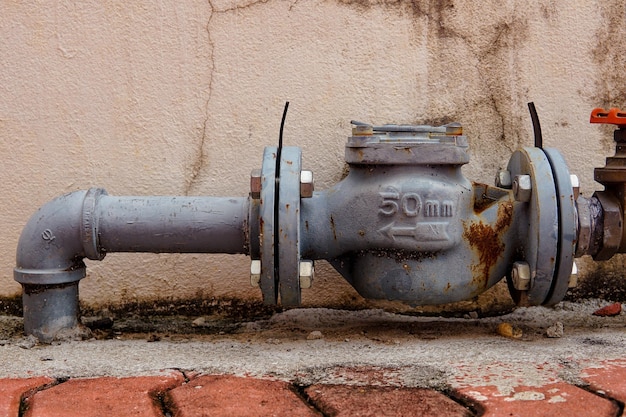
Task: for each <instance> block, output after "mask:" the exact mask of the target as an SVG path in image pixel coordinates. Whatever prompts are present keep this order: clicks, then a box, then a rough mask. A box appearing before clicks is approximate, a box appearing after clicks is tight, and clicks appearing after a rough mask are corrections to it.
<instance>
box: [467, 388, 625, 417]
mask: <svg viewBox="0 0 626 417" xmlns="http://www.w3.org/2000/svg"><path fill="white" fill-rule="evenodd" d="M457 392H458V393H459V394H461V396H463V397H465V398H469V399H470V400H471V401H472V402H475V403H477V404H478V407H477V408H480V409H482V411H483V413H482V414H481V416H482V417H500V416H510V417H526V416H533V417H560V416H563V417H565V416H567V417H589V416H594V417H614V416H616V415H617V413H618V411H619V410H618V408H617V406H616V405H615V404H614V403H612V402H611V401H609V400H606V399H604V398H601V397H599V396H597V395H594V394H592V393H590V392H587V391H585V390H583V389H581V388H578V387H576V386H574V385H570V384H566V383H564V382H559V383H553V384H547V385H544V386H540V387H535V386H517V387H514V388H513V389H512V391H511V392H508V393H503V392H501V391H500V389H498V387H496V386H493V385H487V386H474V387H465V388H461V389H458V390H457Z"/></svg>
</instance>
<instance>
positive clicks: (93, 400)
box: [24, 372, 184, 417]
mask: <svg viewBox="0 0 626 417" xmlns="http://www.w3.org/2000/svg"><path fill="white" fill-rule="evenodd" d="M183 382H184V378H183V375H182V374H180V373H178V372H172V373H167V374H164V375H162V376H145V377H132V378H113V377H105V378H93V379H70V380H69V381H66V382H64V383H62V384H59V385H55V386H54V387H52V388H49V389H47V390H44V391H39V392H37V393H36V394H35V395H33V396H32V397H30V398H29V399H28V401H27V406H28V408H27V410H26V413H25V414H24V417H111V416H116V417H127V416H128V417H130V416H133V417H135V416H138V417H162V416H163V413H162V408H161V406H160V403H159V401H158V400H157V396H158V395H160V394H162V393H163V392H165V391H167V390H169V389H172V388H174V387H176V386H179V385H181V384H182V383H183Z"/></svg>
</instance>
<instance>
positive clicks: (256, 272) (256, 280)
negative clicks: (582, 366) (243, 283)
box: [250, 259, 261, 287]
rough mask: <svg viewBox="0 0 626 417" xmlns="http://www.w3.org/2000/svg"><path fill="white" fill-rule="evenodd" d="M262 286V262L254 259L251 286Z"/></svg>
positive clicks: (251, 270)
mask: <svg viewBox="0 0 626 417" xmlns="http://www.w3.org/2000/svg"><path fill="white" fill-rule="evenodd" d="M260 284H261V261H260V260H258V259H253V260H252V262H250V285H252V286H253V287H259V286H260Z"/></svg>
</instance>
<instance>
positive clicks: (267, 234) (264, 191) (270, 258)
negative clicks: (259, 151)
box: [259, 146, 278, 305]
mask: <svg viewBox="0 0 626 417" xmlns="http://www.w3.org/2000/svg"><path fill="white" fill-rule="evenodd" d="M277 156H278V148H276V147H275V146H268V147H266V148H265V151H264V152H263V167H262V168H261V199H260V207H259V243H260V245H259V252H260V254H261V279H260V281H259V286H260V287H261V294H262V295H263V302H264V303H265V304H271V305H274V304H277V303H278V282H277V278H278V276H277V275H276V271H275V265H274V255H275V254H274V251H275V250H276V248H275V240H274V233H275V218H274V216H275V213H274V208H275V190H276V158H277Z"/></svg>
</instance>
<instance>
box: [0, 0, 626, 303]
mask: <svg viewBox="0 0 626 417" xmlns="http://www.w3.org/2000/svg"><path fill="white" fill-rule="evenodd" d="M625 8H626V6H625V5H624V3H623V2H620V1H617V0H612V1H603V2H599V1H582V0H576V1H573V2H572V1H569V2H566V1H564V0H532V1H530V2H527V1H519V0H508V1H504V2H503V1H482V2H460V1H456V0H437V1H435V0H432V1H427V0H422V1H419V0H415V1H403V0H396V1H386V0H379V1H376V0H371V1H370V0H353V1H347V0H292V1H287V0H265V1H243V0H242V1H234V0H210V1H186V2H178V1H157V2H123V1H112V0H104V1H62V0H55V1H49V2H37V1H25V2H14V1H8V2H1V3H0V39H2V40H3V41H2V42H1V43H0V155H2V157H3V158H2V161H3V162H2V164H0V165H1V169H2V172H1V174H0V175H1V177H2V179H3V181H2V189H3V196H4V198H3V199H2V200H1V201H0V224H1V225H2V229H3V234H2V235H3V238H2V239H0V265H1V266H2V268H1V269H0V296H8V295H12V294H15V293H18V292H19V290H20V288H19V286H18V285H17V284H16V283H15V282H14V281H13V278H12V266H13V264H14V251H15V246H16V243H17V239H18V237H19V234H20V231H21V228H22V226H23V224H24V223H25V222H26V220H27V219H28V218H29V216H30V215H31V214H32V213H33V212H34V211H35V210H36V208H37V207H39V206H41V205H42V204H44V203H45V202H46V201H49V200H50V199H52V198H53V197H55V196H57V195H60V194H62V193H65V192H68V191H73V190H78V189H85V188H88V187H91V186H101V187H104V188H106V189H107V191H108V192H109V194H113V195H115V194H117V195H133V194H139V195H153V194H157V195H172V194H173V195H180V194H187V195H194V194H199V195H224V196H229V195H232V196H240V195H245V194H247V192H248V181H249V173H250V171H251V170H252V169H254V168H259V167H260V162H261V156H262V151H263V147H264V146H265V145H268V144H275V143H276V141H277V131H278V126H279V122H280V115H281V112H282V106H283V104H284V102H285V101H286V100H289V101H290V102H291V107H290V112H289V115H288V119H287V125H286V129H285V143H286V144H287V145H299V146H301V147H302V148H303V151H304V164H305V167H309V168H311V169H313V170H314V172H315V176H316V187H317V188H318V189H323V188H326V187H327V186H329V185H330V184H333V183H335V182H336V181H337V180H338V179H339V178H340V177H341V173H342V170H343V167H344V165H343V146H344V141H345V137H346V136H347V135H348V134H349V132H350V125H349V121H350V120H351V119H357V120H363V121H371V122H374V123H378V124H380V123H387V122H392V123H422V122H426V123H440V122H447V121H451V120H455V121H460V122H462V123H463V124H464V126H465V132H466V133H467V135H468V136H469V138H470V141H471V151H472V162H471V163H470V165H469V166H467V167H466V168H465V173H466V175H467V176H468V177H469V178H470V179H472V180H477V181H481V182H487V183H491V182H492V181H493V176H494V173H495V172H496V170H497V169H498V168H499V167H503V166H505V165H506V163H507V161H508V158H509V156H510V154H511V152H512V151H513V150H514V149H515V148H516V147H518V146H520V145H529V144H531V143H532V133H531V126H530V121H529V117H528V116H527V114H528V113H527V108H526V103H527V102H528V101H535V103H536V105H537V107H538V110H539V115H540V118H541V121H542V127H543V131H544V142H545V144H546V145H547V146H552V147H557V148H559V149H560V150H561V151H562V152H563V154H564V156H565V158H566V160H567V161H568V163H569V165H570V168H571V170H572V171H573V172H575V173H577V174H578V175H579V177H580V179H581V187H582V192H583V193H585V194H591V193H592V192H593V191H594V190H595V189H599V188H600V186H599V185H598V184H595V183H594V182H593V167H595V166H601V165H603V163H604V157H605V156H607V155H608V154H609V153H612V143H611V137H612V136H611V129H610V128H602V127H597V126H591V125H589V124H588V118H589V112H590V110H591V109H592V108H593V107H596V106H621V107H625V106H626V73H625V72H624V71H623V69H624V68H625V64H626V62H625V60H626V59H625V57H624V54H623V51H622V50H621V44H622V42H621V41H622V40H623V39H624V38H625V36H626V20H625V13H626V12H625ZM586 263H587V264H590V263H589V262H586ZM590 267H592V266H590ZM88 271H89V272H88V273H89V275H88V278H87V279H85V280H83V281H82V283H81V297H82V299H83V300H85V301H86V302H88V303H93V304H98V303H110V302H114V303H115V302H120V301H124V300H142V299H150V298H154V297H173V298H177V297H183V298H186V297H194V296H198V295H201V296H204V297H212V296H216V297H248V298H254V299H259V297H260V296H259V294H258V292H257V290H253V289H251V288H250V287H249V284H248V261H247V258H246V257H240V256H222V255H150V254H142V255H137V254H110V255H108V256H107V258H106V259H105V260H104V261H103V262H99V263H98V262H89V263H88ZM317 272H318V279H317V281H316V283H315V286H314V288H313V289H311V290H309V291H306V293H305V295H304V299H305V302H306V303H307V304H316V305H324V304H335V305H336V304H342V303H343V304H350V303H358V302H359V299H358V297H357V296H356V295H355V293H354V291H352V290H351V289H350V288H349V286H348V285H347V284H345V283H343V282H342V280H341V278H339V276H338V275H336V274H335V273H333V272H332V271H331V270H330V268H329V267H328V266H325V265H319V267H318V270H317Z"/></svg>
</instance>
